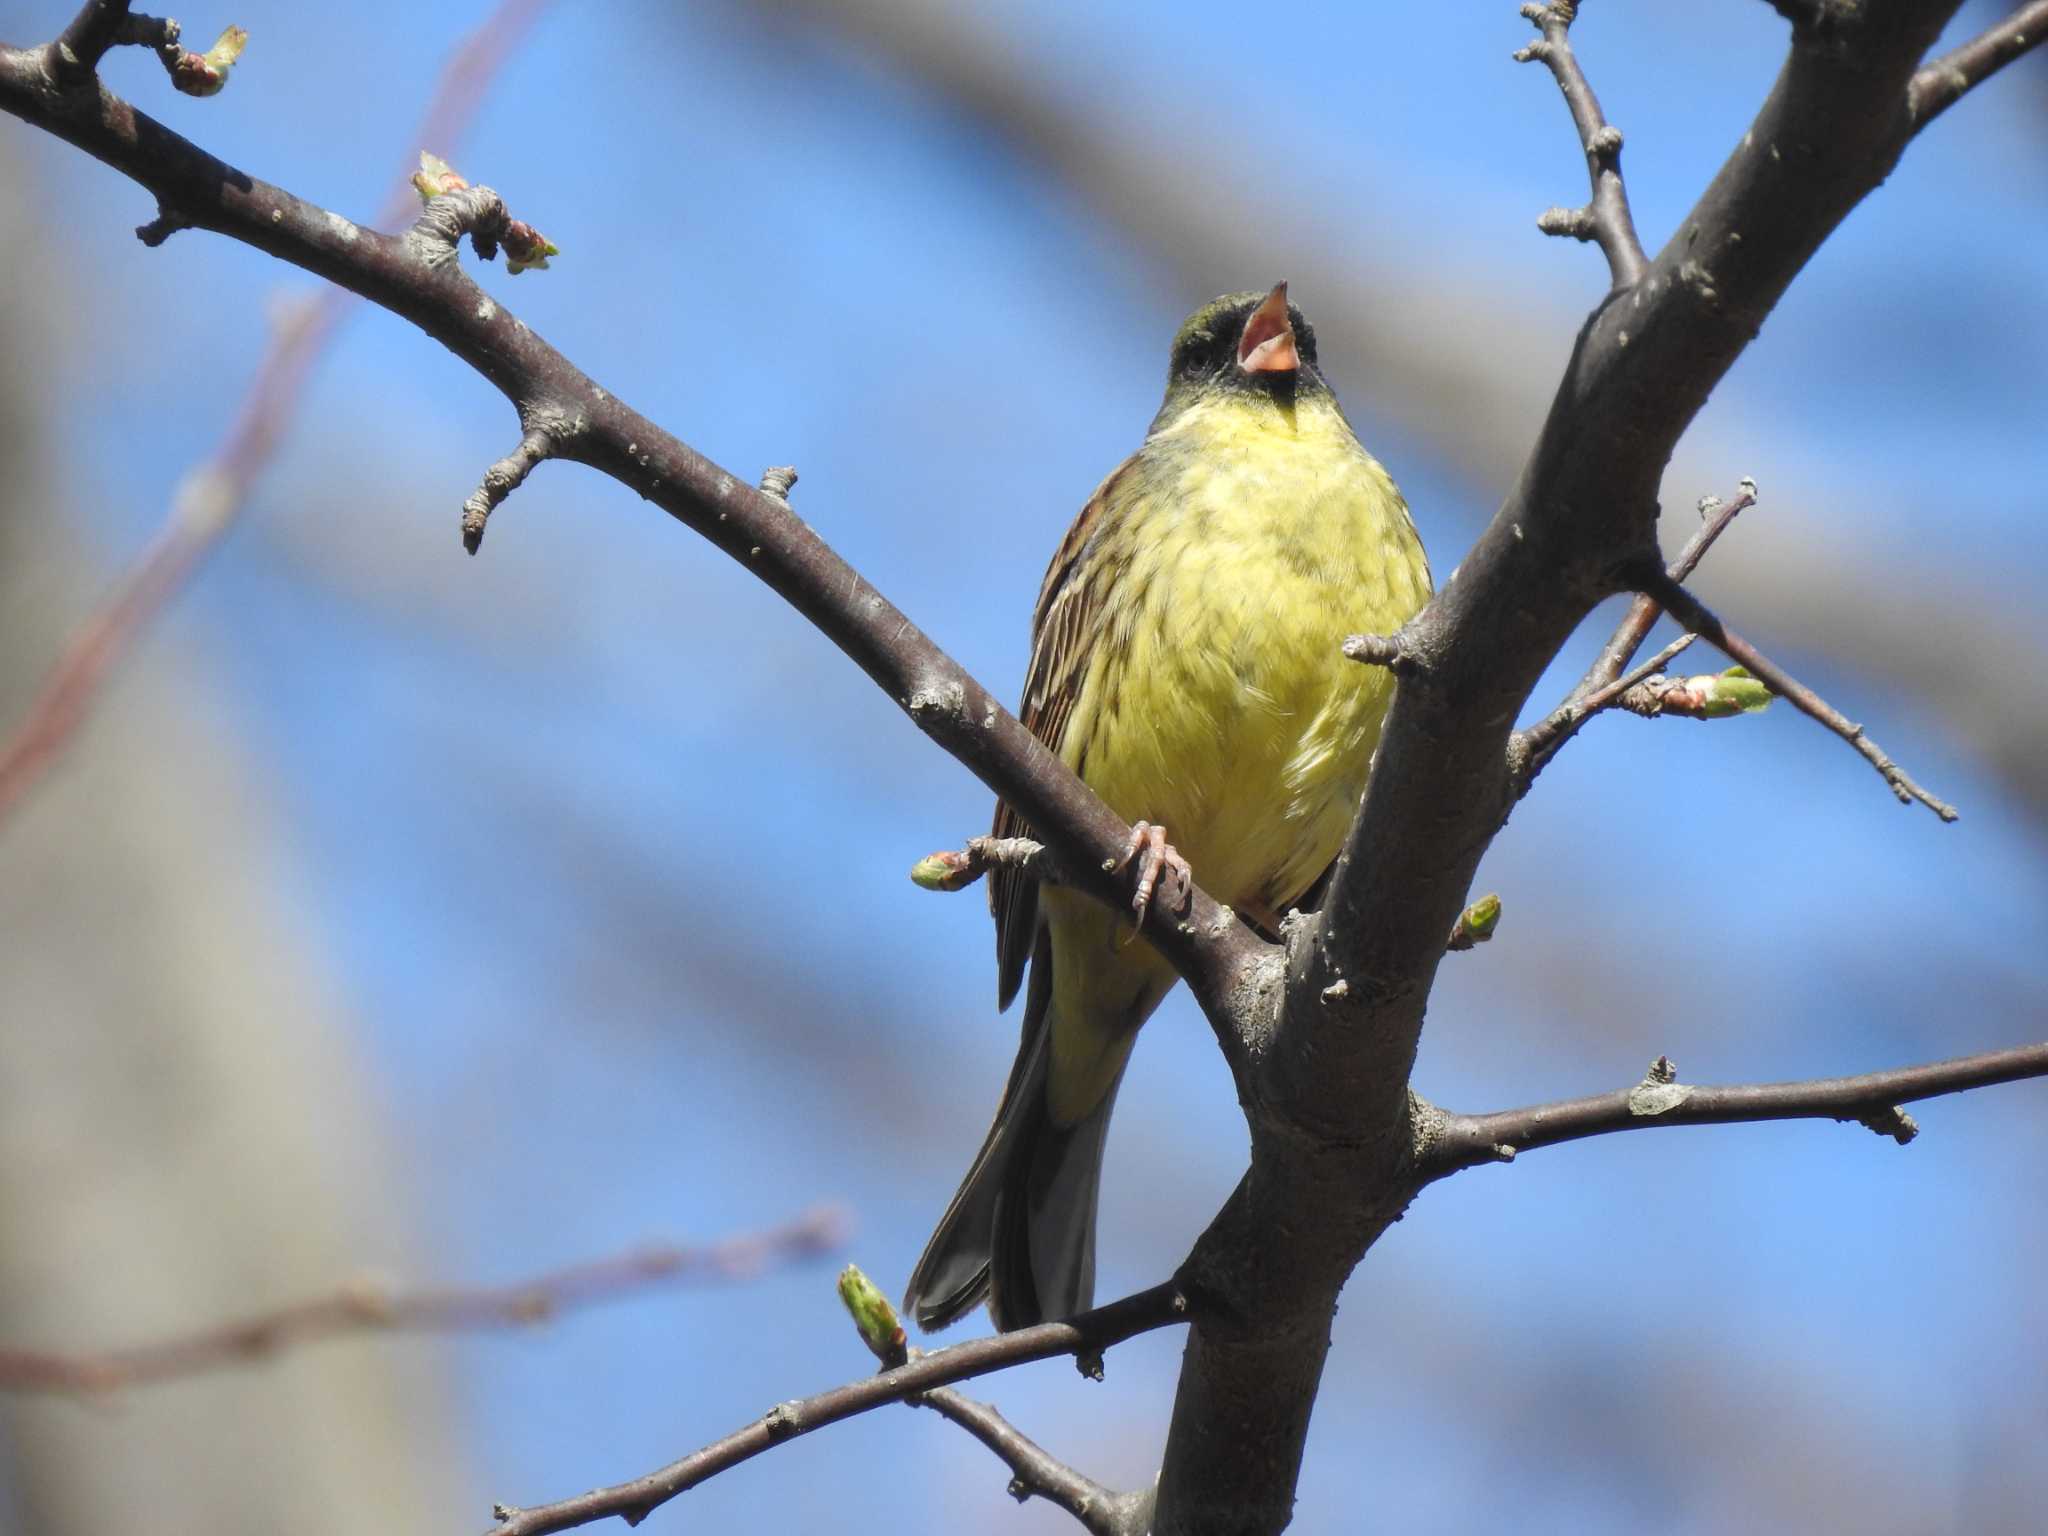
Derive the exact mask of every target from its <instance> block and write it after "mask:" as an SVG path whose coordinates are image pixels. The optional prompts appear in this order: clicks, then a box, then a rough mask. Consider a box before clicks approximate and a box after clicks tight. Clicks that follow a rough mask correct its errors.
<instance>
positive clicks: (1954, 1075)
mask: <svg viewBox="0 0 2048 1536" xmlns="http://www.w3.org/2000/svg"><path fill="white" fill-rule="evenodd" d="M1660 1062H1662V1058H1660ZM1663 1065H1665V1066H1667V1067H1668V1063H1663ZM2038 1077H2048V1042H2043V1043H2042V1044H2039V1045H2023V1046H2016V1047H2014V1048H2013V1049H2011V1050H2004V1051H1986V1052H1984V1053H1983V1054H1981V1055H1977V1056H1959V1057H1956V1058H1955V1059H1953V1060H1950V1061H1937V1062H1932V1063H1929V1064H1928V1065H1925V1066H1917V1067H1899V1068H1896V1069H1894V1070H1892V1071H1889V1072H1869V1073H1865V1074H1863V1075H1862V1076H1860V1077H1824V1078H1814V1079H1812V1080H1810V1081H1806V1082H1793V1083H1745V1084H1730V1085H1716V1084H1711V1083H1697V1084H1694V1083H1680V1082H1677V1081H1675V1080H1674V1078H1675V1074H1667V1073H1665V1072H1661V1071H1658V1070H1656V1069H1655V1068H1653V1069H1652V1072H1651V1074H1650V1076H1649V1077H1647V1078H1645V1079H1644V1080H1643V1081H1642V1082H1640V1083H1638V1084H1636V1086H1635V1087H1633V1088H1623V1089H1619V1090H1617V1091H1615V1092H1613V1093H1600V1094H1592V1095H1589V1096H1588V1097H1586V1098H1582V1099H1564V1100H1560V1101H1559V1102H1557V1103H1554V1104H1533V1105H1530V1106H1529V1107H1527V1108H1525V1109H1508V1110H1501V1111H1499V1112H1497V1113H1494V1114H1490V1115H1460V1114H1452V1113H1449V1112H1447V1111H1440V1110H1430V1111H1425V1112H1424V1113H1423V1115H1422V1116H1421V1123H1422V1126H1423V1150H1422V1152H1421V1154H1420V1158H1419V1161H1420V1163H1421V1167H1422V1170H1423V1173H1424V1175H1425V1177H1427V1178H1429V1179H1441V1178H1444V1177H1445V1176H1447V1175H1449V1174H1453V1173H1456V1172H1458V1171H1459V1170H1461V1169H1465V1168H1475V1167H1478V1166H1479V1165H1480V1164H1482V1163H1498V1162H1507V1161H1510V1160H1512V1159H1513V1158H1514V1157H1515V1155H1516V1154H1518V1153H1521V1152H1527V1151H1530V1150H1532V1149H1534V1148H1537V1147H1554V1146H1557V1145H1558V1144H1559V1143H1561V1142H1567V1141H1579V1140H1583V1139H1584V1138H1586V1137H1588V1136H1607V1135H1611V1134H1613V1133H1614V1132H1617V1131H1641V1130H1654V1129H1656V1128H1657V1127H1659V1126H1672V1125H1735V1124H1741V1123H1744V1122H1747V1121H1752V1120H1853V1121H1856V1122H1858V1123H1860V1124H1864V1125H1868V1126H1870V1127H1871V1129H1873V1130H1875V1131H1877V1132H1879V1134H1881V1135H1886V1136H1890V1137H1892V1138H1893V1139H1894V1140H1896V1141H1898V1142H1900V1143H1901V1144H1904V1143H1905V1142H1908V1141H1910V1140H1912V1139H1913V1136H1914V1134H1915V1133H1916V1129H1917V1128H1916V1127H1915V1126H1914V1125H1913V1122H1912V1119H1911V1118H1910V1117H1909V1116H1906V1115H1904V1114H1902V1113H1900V1112H1899V1110H1898V1107H1897V1106H1899V1105H1901V1104H1912V1103H1917V1102H1918V1101H1919V1100H1921V1099H1932V1098H1939V1097H1941V1096H1942V1095H1944V1094H1950V1093H1963V1092H1967V1091H1968V1090H1970V1089H1972V1088H1985V1087H1989V1086H1991V1085H1992V1084H1994V1083H2013V1082H2019V1081H2022V1080H2023V1079H2027V1078H2038Z"/></svg>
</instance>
